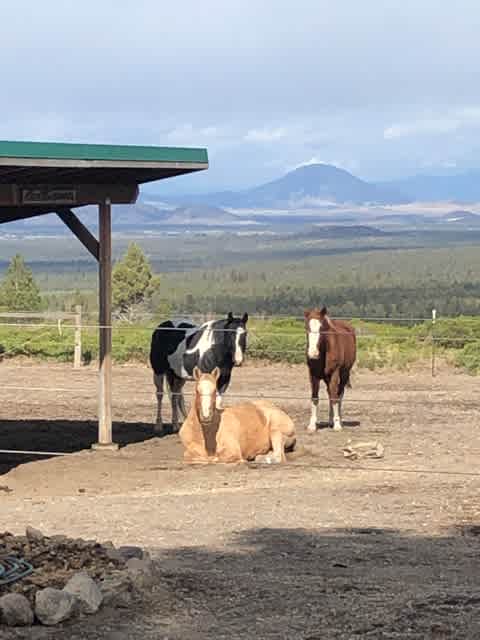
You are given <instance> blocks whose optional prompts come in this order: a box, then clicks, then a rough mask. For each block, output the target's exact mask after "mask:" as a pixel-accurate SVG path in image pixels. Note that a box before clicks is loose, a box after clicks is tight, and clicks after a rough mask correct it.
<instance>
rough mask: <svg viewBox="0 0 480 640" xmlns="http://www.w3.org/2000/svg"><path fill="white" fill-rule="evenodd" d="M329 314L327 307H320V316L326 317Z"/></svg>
mask: <svg viewBox="0 0 480 640" xmlns="http://www.w3.org/2000/svg"><path fill="white" fill-rule="evenodd" d="M326 315H327V307H322V308H321V309H320V317H321V318H324V317H325V316H326Z"/></svg>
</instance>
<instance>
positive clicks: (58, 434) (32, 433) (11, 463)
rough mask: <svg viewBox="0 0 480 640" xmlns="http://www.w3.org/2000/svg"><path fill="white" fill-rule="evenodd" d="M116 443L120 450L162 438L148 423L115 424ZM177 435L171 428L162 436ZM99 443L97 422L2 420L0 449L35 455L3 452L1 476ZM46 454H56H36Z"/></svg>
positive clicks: (1, 454)
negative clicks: (31, 463) (30, 464)
mask: <svg viewBox="0 0 480 640" xmlns="http://www.w3.org/2000/svg"><path fill="white" fill-rule="evenodd" d="M112 432H113V441H114V442H115V443H117V444H118V445H119V446H120V447H126V446H127V445H130V444H135V443H140V442H145V441H147V440H150V439H151V438H156V437H159V434H157V433H155V432H154V429H153V425H152V424H150V423H146V422H123V421H115V422H114V423H113V425H112ZM171 433H173V429H172V428H171V425H170V427H169V428H167V429H165V431H164V433H163V434H161V436H160V437H165V436H167V435H170V434H171ZM97 441H98V423H97V422H96V421H95V420H45V419H43V420H36V419H26V420H4V419H0V450H8V451H29V452H30V451H31V452H32V453H31V454H29V453H25V454H23V453H22V454H20V453H0V475H2V474H4V473H8V471H10V470H12V469H14V468H15V467H17V466H19V465H21V464H25V463H27V462H33V461H36V460H45V459H47V458H51V457H54V454H56V453H76V452H78V451H82V450H85V449H90V448H91V446H92V445H93V444H94V443H96V442H97ZM40 451H45V452H49V453H50V454H52V455H48V454H47V455H44V456H40V455H38V454H37V455H36V454H35V453H34V452H40Z"/></svg>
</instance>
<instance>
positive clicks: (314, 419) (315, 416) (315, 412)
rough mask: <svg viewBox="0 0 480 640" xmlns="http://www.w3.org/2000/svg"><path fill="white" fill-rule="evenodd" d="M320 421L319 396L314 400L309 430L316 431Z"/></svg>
mask: <svg viewBox="0 0 480 640" xmlns="http://www.w3.org/2000/svg"><path fill="white" fill-rule="evenodd" d="M317 422H318V398H314V399H313V400H312V413H311V415H310V422H309V425H308V427H307V429H308V431H316V430H317Z"/></svg>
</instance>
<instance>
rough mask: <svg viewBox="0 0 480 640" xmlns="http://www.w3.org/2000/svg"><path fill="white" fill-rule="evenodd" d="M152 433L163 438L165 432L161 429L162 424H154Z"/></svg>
mask: <svg viewBox="0 0 480 640" xmlns="http://www.w3.org/2000/svg"><path fill="white" fill-rule="evenodd" d="M153 433H154V434H155V435H156V436H163V435H164V434H165V430H164V428H163V424H156V425H155V426H154V427H153Z"/></svg>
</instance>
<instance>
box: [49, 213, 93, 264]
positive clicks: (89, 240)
mask: <svg viewBox="0 0 480 640" xmlns="http://www.w3.org/2000/svg"><path fill="white" fill-rule="evenodd" d="M56 214H57V216H58V217H59V218H60V220H61V221H62V222H63V223H64V224H65V225H66V226H67V227H68V228H69V229H70V231H71V232H72V233H73V234H74V235H75V236H77V238H78V239H79V240H80V242H81V243H82V244H83V246H84V247H85V249H87V251H89V252H90V253H91V255H92V256H93V257H94V258H95V260H97V261H98V260H100V248H99V243H98V240H97V239H96V238H95V236H94V235H93V234H92V233H90V231H89V230H88V229H87V227H86V226H85V225H84V224H83V222H81V221H80V220H79V219H78V218H77V216H76V215H75V214H74V213H73V211H70V209H66V210H65V211H56Z"/></svg>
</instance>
